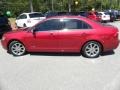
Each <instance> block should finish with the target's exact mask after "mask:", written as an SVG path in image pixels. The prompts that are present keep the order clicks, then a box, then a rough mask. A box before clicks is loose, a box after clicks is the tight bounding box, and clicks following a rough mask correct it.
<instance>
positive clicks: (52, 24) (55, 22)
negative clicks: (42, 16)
mask: <svg viewBox="0 0 120 90" xmlns="http://www.w3.org/2000/svg"><path fill="white" fill-rule="evenodd" d="M36 28H37V30H38V31H50V30H61V29H63V24H62V22H60V20H59V19H52V20H48V21H45V22H43V23H40V24H38V25H37V26H36Z"/></svg>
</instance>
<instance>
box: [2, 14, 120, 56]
mask: <svg viewBox="0 0 120 90" xmlns="http://www.w3.org/2000/svg"><path fill="white" fill-rule="evenodd" d="M1 42H2V46H3V47H4V48H5V49H7V50H8V52H10V53H11V54H13V55H14V56H21V55H24V54H25V53H26V51H27V52H81V54H82V55H83V56H85V57H88V58H95V57H98V56H99V55H100V54H101V53H102V52H105V51H109V50H113V49H116V48H117V47H118V45H119V39H118V29H117V28H116V27H113V26H108V25H102V24H100V23H97V22H94V21H92V20H90V19H87V18H84V17H81V16H56V17H51V18H48V19H45V20H43V21H41V22H39V23H38V24H36V25H35V26H33V27H31V28H24V29H18V30H17V31H13V32H9V33H6V34H4V36H3V38H2V40H1Z"/></svg>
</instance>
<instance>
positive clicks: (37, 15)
mask: <svg viewBox="0 0 120 90" xmlns="http://www.w3.org/2000/svg"><path fill="white" fill-rule="evenodd" d="M29 16H30V18H37V17H44V15H43V14H41V13H32V14H29Z"/></svg>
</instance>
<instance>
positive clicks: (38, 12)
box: [21, 12, 41, 14]
mask: <svg viewBox="0 0 120 90" xmlns="http://www.w3.org/2000/svg"><path fill="white" fill-rule="evenodd" d="M34 13H41V12H29V13H21V14H34Z"/></svg>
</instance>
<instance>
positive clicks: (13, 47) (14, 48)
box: [8, 41, 26, 56]
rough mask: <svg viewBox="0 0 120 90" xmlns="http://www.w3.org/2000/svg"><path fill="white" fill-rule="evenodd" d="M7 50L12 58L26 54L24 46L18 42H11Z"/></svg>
mask: <svg viewBox="0 0 120 90" xmlns="http://www.w3.org/2000/svg"><path fill="white" fill-rule="evenodd" d="M8 49H9V52H10V53H11V54H12V55H14V56H22V55H24V54H25V52H26V49H25V46H24V45H23V44H22V43H21V42H18V41H12V42H11V43H10V44H9V48H8Z"/></svg>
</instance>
